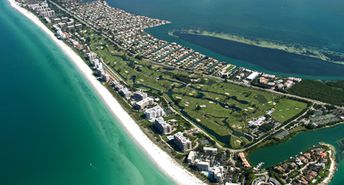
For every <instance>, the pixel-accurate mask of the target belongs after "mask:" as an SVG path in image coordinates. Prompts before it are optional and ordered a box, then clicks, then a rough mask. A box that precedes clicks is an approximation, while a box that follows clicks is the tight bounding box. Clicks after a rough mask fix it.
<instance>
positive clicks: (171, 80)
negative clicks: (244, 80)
mask: <svg viewBox="0 0 344 185" xmlns="http://www.w3.org/2000/svg"><path fill="white" fill-rule="evenodd" d="M100 46H102V49H99V48H100ZM90 47H91V48H92V50H93V51H95V52H96V53H97V54H98V55H99V56H101V57H102V58H103V59H104V61H105V62H106V63H107V65H108V66H110V67H111V68H112V69H113V70H114V71H115V72H116V73H118V74H119V75H120V76H121V77H122V78H123V79H124V81H125V82H126V83H127V84H128V85H129V86H130V87H131V88H133V87H135V88H140V89H142V90H144V91H147V92H148V93H149V94H150V95H154V96H164V97H166V98H167V100H168V101H170V102H172V104H171V105H172V106H173V107H174V109H175V110H177V111H180V112H181V113H182V114H184V115H185V116H187V117H190V118H192V120H193V121H194V122H195V123H196V124H198V125H199V126H202V128H205V129H204V130H206V131H208V132H209V133H210V134H213V135H216V136H218V137H228V138H230V139H229V141H228V143H223V144H225V145H227V146H228V145H229V146H231V147H233V148H240V146H243V145H245V144H247V143H248V142H249V141H248V140H247V139H246V138H245V137H244V134H243V133H247V132H249V128H248V122H249V121H250V120H252V119H255V118H258V117H261V116H263V115H265V114H266V112H267V111H269V110H271V109H272V108H275V109H276V111H275V112H274V114H273V118H274V119H276V120H277V121H281V122H284V121H286V120H288V119H290V118H292V117H294V116H296V115H297V114H298V113H300V112H301V111H302V110H303V109H304V108H306V107H307V104H305V103H302V102H297V101H293V100H289V99H285V98H283V97H282V96H280V95H277V94H273V93H268V92H264V91H260V90H256V89H251V88H247V87H242V86H239V85H236V84H232V83H226V82H222V81H220V80H218V79H208V78H204V77H202V76H200V75H195V74H193V75H191V74H190V73H187V72H184V71H177V70H169V69H167V68H164V67H162V66H157V65H154V64H152V63H151V62H149V61H146V60H138V59H135V58H133V57H129V56H125V55H124V54H123V52H121V51H118V50H116V49H115V48H114V47H113V46H111V45H108V44H106V41H104V40H101V39H98V38H97V36H94V37H93V38H92V39H91V44H90ZM97 48H98V49H97ZM191 77H192V78H193V79H196V80H195V81H191V80H190V79H191ZM181 126H182V125H181Z"/></svg>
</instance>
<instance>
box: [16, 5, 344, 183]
mask: <svg viewBox="0 0 344 185" xmlns="http://www.w3.org/2000/svg"><path fill="white" fill-rule="evenodd" d="M10 2H11V4H12V6H13V7H15V8H16V9H18V10H19V11H20V12H21V13H23V14H24V15H27V16H28V17H30V15H31V14H33V15H34V17H33V18H32V17H31V19H32V20H33V21H35V20H37V21H38V22H35V23H37V24H42V23H43V24H42V29H49V30H48V31H49V32H48V33H49V34H52V33H53V37H54V38H53V39H55V40H56V42H57V43H60V44H67V45H68V46H69V47H68V48H69V50H68V49H67V50H66V53H68V54H69V55H73V53H77V54H78V55H79V56H77V57H72V58H73V59H75V60H79V59H78V57H79V58H80V57H81V58H82V60H81V59H80V60H81V61H82V64H81V63H79V62H77V63H76V64H77V65H78V66H79V68H80V69H82V70H83V71H84V72H85V74H89V73H88V71H89V70H91V73H92V75H93V77H90V76H88V78H89V79H90V81H91V83H92V84H93V85H94V86H95V87H97V89H98V90H99V93H100V94H102V95H104V94H106V96H104V97H103V99H104V101H106V102H107V104H108V105H109V107H110V108H111V109H112V110H113V112H114V114H115V115H116V116H117V117H118V118H119V119H120V120H121V122H122V124H123V125H124V127H126V128H127V130H128V131H129V132H130V133H131V135H132V136H133V137H134V138H135V139H136V141H137V142H138V143H139V144H140V145H141V146H142V148H143V149H144V150H145V151H146V152H147V153H148V154H149V155H150V156H151V158H152V159H153V161H156V163H157V165H158V166H159V167H160V168H161V169H162V170H163V171H164V172H165V173H166V174H167V175H170V176H171V177H172V178H173V179H174V180H175V181H176V182H177V183H178V184H203V183H219V184H264V183H268V182H269V183H270V184H284V183H292V182H295V183H301V184H302V183H304V184H308V183H313V184H319V183H322V182H329V181H330V179H331V178H332V176H333V173H334V170H335V160H334V152H335V151H334V149H333V148H332V147H331V146H329V145H326V144H320V145H319V146H315V147H314V148H312V149H310V150H307V151H305V152H304V153H303V154H300V155H298V156H296V157H295V158H292V159H290V160H288V161H286V162H283V163H281V164H278V165H276V166H274V167H271V168H267V169H260V166H261V165H258V166H252V164H250V162H249V160H248V159H247V158H246V157H247V155H248V154H249V153H250V152H252V151H254V150H255V149H257V148H259V147H263V146H266V145H269V144H275V143H278V142H282V141H284V140H286V139H288V138H290V137H291V136H293V135H295V134H296V133H298V132H302V131H305V130H309V129H316V128H321V127H328V126H333V125H335V124H339V123H342V122H343V121H344V108H343V107H342V106H341V105H339V104H333V103H331V102H328V101H322V99H313V98H312V96H302V95H303V94H297V93H292V92H295V90H293V89H294V88H301V89H302V88H303V87H302V84H304V80H302V79H300V78H295V77H279V76H275V75H271V74H266V73H262V72H259V71H253V70H250V69H247V68H243V67H239V66H234V65H231V64H228V63H226V62H222V61H218V60H217V59H214V58H211V57H208V56H206V55H204V54H202V53H199V52H197V51H195V50H193V49H191V48H186V47H183V46H181V45H179V44H177V43H169V42H167V41H164V40H160V39H157V38H155V37H153V36H152V35H150V34H148V33H147V32H145V29H147V28H151V27H156V26H163V25H165V24H170V22H169V21H166V20H159V19H154V18H150V17H146V16H140V15H135V14H132V13H128V12H126V11H124V10H121V9H118V8H113V7H111V6H109V5H108V4H107V3H106V1H92V2H81V1H78V0H55V1H53V0H47V1H42V0H17V1H14V0H10ZM26 11H28V12H26ZM57 39H59V40H57ZM73 56H74V55H73ZM86 64H87V66H88V67H87V68H85V67H84V66H85V65H86ZM94 79H96V80H97V81H96V82H95V81H94ZM99 82H100V83H99ZM308 83H309V82H308ZM100 86H102V87H100ZM105 88H106V89H105ZM105 91H106V92H105ZM110 93H111V94H110ZM107 95H109V96H107ZM110 96H111V97H110ZM114 102H118V103H119V104H120V106H117V104H114ZM143 133H144V134H143ZM147 137H148V138H149V139H148V138H147ZM157 146H159V148H158V147H157ZM167 154H168V155H167ZM306 154H307V155H306ZM170 156H171V157H172V158H173V159H172V158H170ZM306 160H307V161H308V162H309V163H308V162H306ZM299 161H300V162H299ZM295 165H296V166H295ZM290 166H295V167H293V169H289V168H290ZM179 168H182V169H179ZM190 172H191V173H190ZM314 172H315V173H316V175H315V173H314ZM182 174H186V175H182ZM319 174H321V175H319ZM310 176H312V178H310ZM196 177H197V178H196ZM306 182H307V183H306Z"/></svg>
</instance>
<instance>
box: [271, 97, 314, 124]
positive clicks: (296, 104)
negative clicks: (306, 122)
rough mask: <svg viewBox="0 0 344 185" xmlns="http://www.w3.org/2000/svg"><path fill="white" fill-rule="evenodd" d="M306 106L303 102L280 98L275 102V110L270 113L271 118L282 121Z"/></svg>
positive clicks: (293, 115)
mask: <svg viewBox="0 0 344 185" xmlns="http://www.w3.org/2000/svg"><path fill="white" fill-rule="evenodd" d="M307 107H308V105H307V103H304V102H300V101H294V100H290V99H282V100H280V101H279V102H278V103H277V105H276V107H275V111H274V112H273V113H272V118H273V119H274V120H276V121H278V122H281V123H284V122H286V121H288V120H290V119H291V118H293V117H295V115H298V114H300V113H301V112H302V111H304V110H305V109H306V108H307Z"/></svg>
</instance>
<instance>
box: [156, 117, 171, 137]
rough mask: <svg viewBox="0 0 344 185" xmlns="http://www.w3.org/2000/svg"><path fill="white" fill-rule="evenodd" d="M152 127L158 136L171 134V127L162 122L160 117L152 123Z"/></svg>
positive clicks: (162, 119)
mask: <svg viewBox="0 0 344 185" xmlns="http://www.w3.org/2000/svg"><path fill="white" fill-rule="evenodd" d="M154 127H155V128H156V130H157V131H158V132H159V133H160V134H170V133H171V132H172V126H171V125H170V124H168V123H166V121H165V120H164V118H162V117H158V118H156V119H155V121H154Z"/></svg>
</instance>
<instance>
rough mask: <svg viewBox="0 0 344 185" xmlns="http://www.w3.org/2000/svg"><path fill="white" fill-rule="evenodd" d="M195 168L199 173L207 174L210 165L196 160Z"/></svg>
mask: <svg viewBox="0 0 344 185" xmlns="http://www.w3.org/2000/svg"><path fill="white" fill-rule="evenodd" d="M195 167H196V169H197V170H199V171H205V172H207V171H208V170H209V168H210V163H209V161H200V160H198V159H196V162H195Z"/></svg>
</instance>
